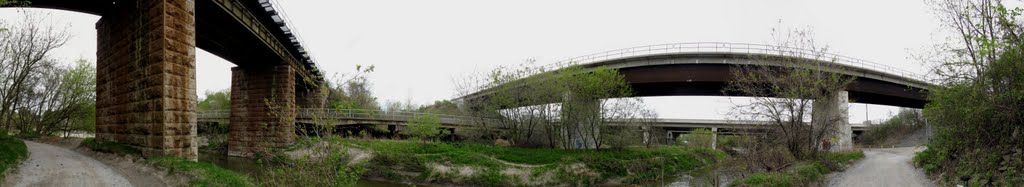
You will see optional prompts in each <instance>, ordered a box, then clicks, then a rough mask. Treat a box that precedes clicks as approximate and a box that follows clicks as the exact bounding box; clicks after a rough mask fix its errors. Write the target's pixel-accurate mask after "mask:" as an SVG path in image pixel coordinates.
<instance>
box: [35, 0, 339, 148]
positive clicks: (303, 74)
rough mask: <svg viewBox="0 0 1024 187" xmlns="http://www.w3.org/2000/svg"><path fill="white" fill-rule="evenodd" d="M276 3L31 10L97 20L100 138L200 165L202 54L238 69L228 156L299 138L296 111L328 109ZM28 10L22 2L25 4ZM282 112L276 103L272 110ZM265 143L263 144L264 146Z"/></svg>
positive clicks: (170, 0) (41, 4)
mask: <svg viewBox="0 0 1024 187" xmlns="http://www.w3.org/2000/svg"><path fill="white" fill-rule="evenodd" d="M277 5H278V3H276V1H272V0H141V1H136V0H30V3H29V4H28V5H27V6H28V7H34V8H49V9H60V10H67V11H75V12H83V13H88V14H93V15H98V16H100V17H101V18H100V19H99V21H97V23H96V30H97V37H96V38H97V51H96V59H97V62H96V64H97V65H96V68H97V71H96V73H97V75H96V77H97V79H96V81H97V85H96V90H97V92H96V113H97V114H96V138H97V139H100V140H105V141H114V142H119V143H124V144H128V145H131V146H134V147H136V148H139V149H140V150H142V153H143V155H144V156H156V155H172V156H179V157H185V158H190V159H193V160H194V159H196V158H197V156H198V152H197V147H198V145H196V142H195V136H196V111H195V110H196V103H197V102H196V100H197V96H196V73H195V68H196V61H195V49H196V48H197V47H198V48H201V49H203V50H205V51H208V52H210V53H212V54H214V55H217V56H219V57H221V58H223V59H225V60H227V61H230V62H231V63H234V64H235V65H237V67H234V68H232V69H231V74H232V78H231V100H232V103H231V104H232V105H231V108H232V109H233V110H231V113H230V116H231V117H230V121H231V122H232V123H231V127H230V133H231V135H230V137H229V143H228V144H229V145H228V152H229V154H231V155H235V156H245V155H249V154H251V152H252V150H253V149H256V148H257V147H255V146H256V141H257V140H259V141H269V142H270V143H271V144H270V146H282V145H287V144H290V143H291V141H292V139H293V138H294V134H293V133H291V132H292V129H293V128H294V126H293V124H284V123H280V121H286V120H288V118H294V116H295V114H294V112H295V111H294V110H293V109H286V110H279V111H276V114H271V111H272V109H273V108H294V107H296V106H298V107H308V106H312V105H316V104H317V103H318V102H322V101H321V100H322V99H321V98H320V97H318V96H319V95H318V93H319V92H318V91H316V90H317V87H318V86H319V85H320V84H322V80H323V78H322V75H321V73H320V71H319V70H318V69H317V67H316V63H315V61H314V59H313V58H311V54H310V53H309V51H308V50H306V49H305V48H303V46H302V42H301V39H300V38H299V37H298V35H296V34H295V30H294V27H290V26H289V25H288V24H287V23H289V22H288V20H287V16H284V14H283V12H281V10H280V9H279V7H278V6H277ZM18 6H22V5H18ZM270 105H275V106H270ZM264 145H265V144H264Z"/></svg>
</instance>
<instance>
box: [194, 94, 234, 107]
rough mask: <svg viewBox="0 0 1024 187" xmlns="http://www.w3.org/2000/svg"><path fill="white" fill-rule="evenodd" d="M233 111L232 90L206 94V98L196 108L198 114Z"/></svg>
mask: <svg viewBox="0 0 1024 187" xmlns="http://www.w3.org/2000/svg"><path fill="white" fill-rule="evenodd" d="M217 110H221V111H228V110H231V90H221V91H216V92H209V91H207V92H206V96H205V97H204V98H203V100H202V101H200V102H199V104H198V107H196V111H197V112H206V111H217Z"/></svg>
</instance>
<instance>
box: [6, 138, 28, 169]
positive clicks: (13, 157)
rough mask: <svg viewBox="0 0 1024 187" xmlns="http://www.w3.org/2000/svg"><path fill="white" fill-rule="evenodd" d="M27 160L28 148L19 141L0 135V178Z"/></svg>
mask: <svg viewBox="0 0 1024 187" xmlns="http://www.w3.org/2000/svg"><path fill="white" fill-rule="evenodd" d="M25 158H28V147H27V146H25V142H24V141H21V140H20V139H17V138H14V137H11V136H7V135H0V178H3V177H4V174H6V173H7V171H8V170H11V169H12V168H15V167H16V166H17V165H18V163H21V161H22V160H25Z"/></svg>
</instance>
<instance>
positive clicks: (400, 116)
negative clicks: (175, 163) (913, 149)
mask: <svg viewBox="0 0 1024 187" xmlns="http://www.w3.org/2000/svg"><path fill="white" fill-rule="evenodd" d="M424 115H429V116H434V117H437V118H438V120H439V121H438V122H440V125H441V127H442V128H444V129H449V130H452V131H455V130H456V129H467V128H468V129H474V128H482V127H481V126H484V125H487V126H491V128H492V129H495V130H503V129H507V128H503V127H501V126H500V123H501V122H500V120H498V119H483V118H478V117H472V116H461V115H450V114H436V113H426V112H388V111H380V110H361V109H342V110H337V109H330V108H320V109H318V108H305V109H301V110H300V111H299V112H298V115H297V116H296V117H295V123H298V124H321V125H329V126H333V127H343V126H361V125H374V126H386V127H387V129H389V130H393V131H401V129H403V128H404V127H406V126H409V125H413V124H414V123H415V122H414V121H415V120H416V118H417V117H419V116H424ZM198 116H199V117H198V122H199V123H225V122H229V121H230V111H228V110H214V111H205V112H200V113H199V114H198ZM766 124H770V123H769V122H768V121H751V120H714V119H672V118H661V119H655V120H653V122H652V123H651V124H649V126H650V127H654V128H660V129H662V130H663V131H665V132H666V133H668V134H667V135H668V137H669V138H674V137H676V136H677V135H679V134H682V133H687V132H689V131H691V130H693V129H698V128H703V129H712V130H713V131H715V132H716V134H742V133H745V131H747V130H758V129H766V128H769V126H768V125H766ZM609 125H611V126H627V125H634V126H636V125H639V124H635V123H634V124H626V123H617V122H612V123H610V124H609ZM867 127H868V124H865V123H860V124H851V126H850V130H851V131H853V133H854V134H861V133H862V132H864V131H866V130H867ZM392 133H394V132H392Z"/></svg>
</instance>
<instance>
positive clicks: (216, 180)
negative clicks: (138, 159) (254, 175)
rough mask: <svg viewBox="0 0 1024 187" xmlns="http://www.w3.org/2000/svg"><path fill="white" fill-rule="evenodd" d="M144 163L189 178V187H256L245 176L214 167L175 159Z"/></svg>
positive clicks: (160, 159)
mask: <svg viewBox="0 0 1024 187" xmlns="http://www.w3.org/2000/svg"><path fill="white" fill-rule="evenodd" d="M146 163H149V164H152V165H153V166H156V167H160V168H163V169H164V170H166V171H168V172H170V173H172V174H173V173H181V174H185V175H187V176H189V178H191V179H192V180H191V181H189V186H232V187H234V186H239V187H241V186H256V185H255V184H254V183H253V182H252V181H251V180H250V179H249V178H248V177H246V176H245V175H242V174H239V173H236V172H234V171H231V170H227V169H224V168H220V167H217V166H216V165H213V164H209V163H203V162H193V161H190V160H185V159H181V158H175V157H157V158H149V159H146Z"/></svg>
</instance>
